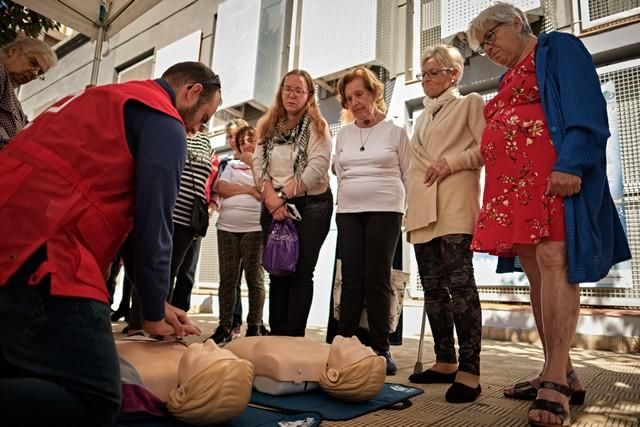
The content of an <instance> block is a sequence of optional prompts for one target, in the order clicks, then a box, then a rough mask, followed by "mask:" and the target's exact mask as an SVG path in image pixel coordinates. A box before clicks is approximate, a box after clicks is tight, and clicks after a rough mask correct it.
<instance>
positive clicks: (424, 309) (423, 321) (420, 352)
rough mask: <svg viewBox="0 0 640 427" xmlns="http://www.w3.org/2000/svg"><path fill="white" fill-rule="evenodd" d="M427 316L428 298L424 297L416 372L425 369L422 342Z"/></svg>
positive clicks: (414, 370)
mask: <svg viewBox="0 0 640 427" xmlns="http://www.w3.org/2000/svg"><path fill="white" fill-rule="evenodd" d="M426 318H427V299H426V298H425V299H424V304H423V305H422V326H421V327H420V342H419V343H418V360H416V366H415V367H414V368H413V373H414V374H419V373H420V372H422V371H423V367H422V344H423V341H424V326H425V321H426Z"/></svg>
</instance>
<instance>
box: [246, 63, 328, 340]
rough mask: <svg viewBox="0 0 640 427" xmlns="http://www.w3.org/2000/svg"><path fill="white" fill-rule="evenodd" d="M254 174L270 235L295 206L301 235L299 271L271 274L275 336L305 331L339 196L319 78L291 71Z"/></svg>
mask: <svg viewBox="0 0 640 427" xmlns="http://www.w3.org/2000/svg"><path fill="white" fill-rule="evenodd" d="M257 134H258V145H257V147H256V152H255V154H254V156H253V174H254V176H255V179H256V183H257V185H258V188H259V189H260V190H261V192H262V197H263V199H264V206H263V208H262V214H261V218H260V222H261V225H262V233H263V236H264V239H265V240H266V238H267V234H268V232H269V228H270V226H271V222H272V221H282V220H284V219H286V218H288V216H289V214H288V212H287V206H286V205H287V204H292V205H294V206H295V207H296V208H297V210H298V211H299V213H300V215H301V217H302V220H301V221H295V226H296V230H297V232H298V239H299V258H298V263H297V265H296V270H295V272H293V273H290V274H287V275H284V276H274V275H270V276H269V277H270V286H269V326H270V327H271V334H273V335H289V336H304V334H305V329H306V326H307V317H308V316H309V310H310V309H311V302H312V300H313V272H314V270H315V268H316V263H317V261H318V256H319V254H320V248H321V247H322V244H323V242H324V239H325V238H326V237H327V233H328V232H329V225H330V222H331V213H332V211H333V196H332V194H331V189H330V188H329V161H330V156H331V133H330V132H329V127H328V126H327V122H326V121H325V120H324V118H323V117H322V113H321V112H320V108H319V107H318V103H317V102H316V98H315V86H314V83H313V79H312V78H311V76H310V75H309V73H307V72H306V71H303V70H291V71H289V72H288V73H287V74H285V76H284V77H283V78H282V80H281V81H280V86H279V87H278V92H277V94H276V99H275V100H274V103H273V105H272V106H271V107H270V108H269V110H268V111H267V113H266V114H265V115H264V116H263V117H262V118H261V119H260V121H259V122H258V126H257Z"/></svg>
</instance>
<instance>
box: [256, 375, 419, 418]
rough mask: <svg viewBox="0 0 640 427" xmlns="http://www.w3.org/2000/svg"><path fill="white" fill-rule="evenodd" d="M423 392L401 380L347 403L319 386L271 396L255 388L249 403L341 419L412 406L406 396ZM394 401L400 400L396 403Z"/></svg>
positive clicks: (386, 384)
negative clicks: (305, 390)
mask: <svg viewBox="0 0 640 427" xmlns="http://www.w3.org/2000/svg"><path fill="white" fill-rule="evenodd" d="M422 393H424V391H423V390H422V389H420V388H416V387H411V386H408V385H404V384H390V383H385V385H384V387H383V388H382V390H381V391H380V393H378V395H377V396H376V397H374V398H373V399H371V400H368V401H366V402H360V403H349V402H343V401H341V400H338V399H334V398H333V397H331V396H329V395H328V394H327V393H325V392H324V391H322V390H320V389H316V390H313V391H309V392H305V393H300V394H287V395H282V396H272V395H269V394H264V393H260V392H259V391H256V390H254V391H253V392H252V393H251V403H253V404H255V405H260V406H266V407H268V408H274V409H279V410H282V411H286V412H290V413H301V412H315V413H318V414H320V415H321V416H322V419H325V420H330V421H344V420H350V419H352V418H355V417H359V416H361V415H364V414H366V413H369V412H373V411H377V410H379V409H384V408H388V409H403V408H407V407H409V406H411V402H410V401H409V399H410V398H411V397H414V396H417V395H419V394H422ZM396 404H401V405H399V406H396Z"/></svg>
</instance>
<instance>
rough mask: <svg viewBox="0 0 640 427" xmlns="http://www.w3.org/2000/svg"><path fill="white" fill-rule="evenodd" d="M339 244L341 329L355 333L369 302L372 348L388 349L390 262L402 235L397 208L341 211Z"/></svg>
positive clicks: (339, 217) (346, 332)
mask: <svg viewBox="0 0 640 427" xmlns="http://www.w3.org/2000/svg"><path fill="white" fill-rule="evenodd" d="M336 223H337V225H338V246H339V250H340V257H341V258H340V260H341V262H342V293H341V296H340V323H339V325H338V333H339V334H340V335H342V336H345V337H350V336H353V335H355V334H356V332H357V330H358V324H359V323H360V316H361V313H362V309H363V306H364V302H365V300H366V302H367V317H368V320H369V336H370V338H371V348H372V349H373V350H374V351H377V352H386V351H388V350H389V340H388V337H389V332H391V331H390V330H389V318H390V313H389V309H390V304H391V293H392V291H391V284H390V276H391V265H392V262H393V254H394V252H395V249H396V245H397V243H398V237H399V236H400V226H401V224H402V214H400V213H397V212H360V213H339V214H337V215H336Z"/></svg>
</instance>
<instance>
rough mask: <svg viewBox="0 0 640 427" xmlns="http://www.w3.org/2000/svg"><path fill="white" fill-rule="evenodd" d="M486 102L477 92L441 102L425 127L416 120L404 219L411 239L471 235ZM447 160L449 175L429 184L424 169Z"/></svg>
mask: <svg viewBox="0 0 640 427" xmlns="http://www.w3.org/2000/svg"><path fill="white" fill-rule="evenodd" d="M483 107H484V101H483V100H482V97H481V96H480V95H478V94H477V93H471V94H469V95H466V96H460V97H458V98H455V99H453V100H451V101H450V102H449V103H448V104H446V105H444V106H443V107H442V109H441V110H440V111H439V112H438V113H437V114H436V116H435V118H434V120H433V121H431V122H430V123H429V124H428V125H425V121H426V120H425V118H426V114H428V113H427V112H426V111H425V112H423V113H422V114H421V115H420V116H419V117H418V119H417V120H416V125H415V131H414V133H413V137H412V138H411V143H410V147H411V155H412V156H411V171H410V178H409V197H408V208H407V216H406V223H405V230H406V231H407V240H408V241H409V243H412V244H417V243H426V242H429V241H431V240H432V239H434V238H436V237H440V236H445V235H447V234H459V233H461V234H462V233H464V234H472V233H473V230H474V228H475V223H476V217H477V216H478V211H479V210H480V169H481V168H482V166H483V161H482V156H481V155H480V140H481V138H482V132H483V131H484V127H485V120H484V115H483V111H482V110H483ZM443 158H444V159H446V161H447V163H448V164H449V168H450V169H451V174H450V175H449V176H447V177H446V178H444V179H443V180H442V181H441V182H440V183H434V184H433V185H431V187H427V185H426V184H424V176H425V173H426V170H427V168H428V167H429V165H431V164H432V163H435V162H437V161H439V160H440V159H443Z"/></svg>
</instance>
